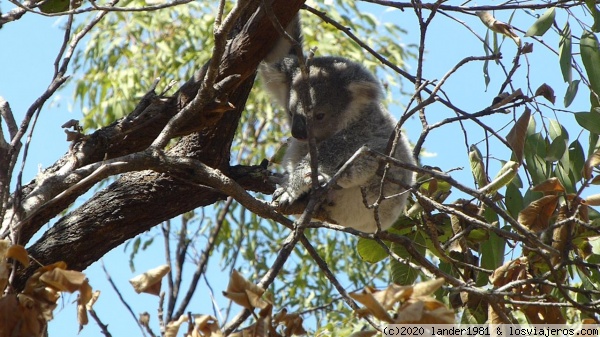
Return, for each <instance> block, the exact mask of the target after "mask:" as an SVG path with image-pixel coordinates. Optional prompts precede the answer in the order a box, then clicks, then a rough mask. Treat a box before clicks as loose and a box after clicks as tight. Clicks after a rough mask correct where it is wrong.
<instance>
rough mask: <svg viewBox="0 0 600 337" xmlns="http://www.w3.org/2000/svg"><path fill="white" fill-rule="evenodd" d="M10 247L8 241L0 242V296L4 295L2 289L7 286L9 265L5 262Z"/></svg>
mask: <svg viewBox="0 0 600 337" xmlns="http://www.w3.org/2000/svg"><path fill="white" fill-rule="evenodd" d="M8 247H10V241H8V240H0V294H3V293H4V289H6V286H7V285H8V277H9V276H10V268H11V267H10V265H9V264H8V262H6V259H5V257H6V252H7V251H8Z"/></svg>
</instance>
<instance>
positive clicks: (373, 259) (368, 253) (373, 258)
mask: <svg viewBox="0 0 600 337" xmlns="http://www.w3.org/2000/svg"><path fill="white" fill-rule="evenodd" d="M356 250H357V252H358V255H360V257H361V258H362V259H363V260H364V261H366V262H369V263H377V262H379V261H382V260H383V259H385V258H386V257H388V253H387V251H386V250H385V249H384V248H383V247H381V245H380V244H379V243H377V241H375V240H371V239H365V238H359V239H358V243H357V244H356Z"/></svg>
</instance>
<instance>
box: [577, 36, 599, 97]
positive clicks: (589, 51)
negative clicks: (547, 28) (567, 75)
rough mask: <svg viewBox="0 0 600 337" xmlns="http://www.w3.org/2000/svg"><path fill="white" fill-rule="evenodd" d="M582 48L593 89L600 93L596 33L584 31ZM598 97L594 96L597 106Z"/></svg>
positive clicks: (580, 43) (580, 44)
mask: <svg viewBox="0 0 600 337" xmlns="http://www.w3.org/2000/svg"><path fill="white" fill-rule="evenodd" d="M579 46H580V48H581V60H582V61H583V66H584V67H585V71H586V73H587V76H588V79H589V81H590V84H591V86H592V90H593V91H594V92H595V93H596V94H597V95H600V66H598V65H600V49H599V47H598V39H597V38H596V35H594V33H592V32H590V31H587V30H586V31H584V32H583V34H582V35H581V41H580V42H579ZM595 100H596V98H595V97H594V96H592V106H597V103H596V104H595V103H594V101H595Z"/></svg>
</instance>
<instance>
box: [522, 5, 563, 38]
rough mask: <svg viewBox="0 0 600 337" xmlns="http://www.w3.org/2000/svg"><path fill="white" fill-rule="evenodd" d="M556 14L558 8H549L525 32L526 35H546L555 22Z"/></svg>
mask: <svg viewBox="0 0 600 337" xmlns="http://www.w3.org/2000/svg"><path fill="white" fill-rule="evenodd" d="M555 16H556V10H555V8H554V7H552V8H548V9H547V10H546V11H545V12H544V14H542V15H541V16H540V17H539V18H538V19H537V20H536V21H535V22H534V23H533V25H532V26H531V27H529V29H528V30H527V32H526V33H525V36H526V37H527V36H542V35H544V34H545V33H546V32H547V31H548V29H550V27H552V24H553V23H554V17H555Z"/></svg>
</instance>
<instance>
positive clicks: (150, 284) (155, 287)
mask: <svg viewBox="0 0 600 337" xmlns="http://www.w3.org/2000/svg"><path fill="white" fill-rule="evenodd" d="M170 270H171V268H170V267H169V266H168V265H166V264H164V265H162V266H158V267H156V268H153V269H150V270H148V271H147V272H145V273H143V274H140V275H138V276H136V277H134V278H132V279H131V280H129V283H131V285H132V286H133V289H134V290H135V292H136V293H138V294H139V293H147V294H152V295H156V296H158V295H160V286H161V281H162V278H163V277H164V276H165V275H167V273H168V272H169V271H170Z"/></svg>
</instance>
